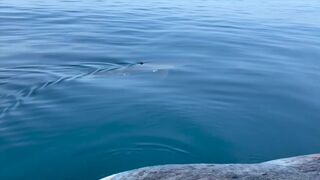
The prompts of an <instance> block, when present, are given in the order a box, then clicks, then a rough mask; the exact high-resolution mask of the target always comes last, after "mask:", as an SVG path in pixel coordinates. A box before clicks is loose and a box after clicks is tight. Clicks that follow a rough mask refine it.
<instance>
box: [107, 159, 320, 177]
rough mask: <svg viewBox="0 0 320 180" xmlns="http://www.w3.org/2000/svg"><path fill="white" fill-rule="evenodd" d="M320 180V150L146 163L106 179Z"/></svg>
mask: <svg viewBox="0 0 320 180" xmlns="http://www.w3.org/2000/svg"><path fill="white" fill-rule="evenodd" d="M153 179H156V180H164V179H165V180H193V179H200V180H211V179H212V180H214V179H217V180H220V179H221V180H229V179H232V180H235V179H236V180H237V179H241V180H242V179H245V180H256V179H258V180H267V179H286V180H287V179H290V180H298V179H299V180H300V179H301V180H320V154H311V155H305V156H297V157H291V158H284V159H278V160H273V161H267V162H263V163H258V164H185V165H163V166H152V167H145V168H140V169H136V170H131V171H126V172H122V173H119V174H114V175H111V176H108V177H105V178H103V179H102V180H153Z"/></svg>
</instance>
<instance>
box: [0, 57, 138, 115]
mask: <svg viewBox="0 0 320 180" xmlns="http://www.w3.org/2000/svg"><path fill="white" fill-rule="evenodd" d="M138 64H139V63H123V64H113V63H99V62H96V63H82V64H77V65H75V64H67V65H28V66H17V67H10V68H0V99H1V102H0V119H2V118H3V117H5V116H6V115H7V114H8V113H9V112H11V111H13V110H15V109H16V108H18V107H19V106H20V105H21V104H22V103H23V102H24V101H25V100H26V99H28V98H30V97H32V96H33V95H35V94H36V93H37V92H39V91H41V90H43V89H45V88H48V87H51V86H56V85H58V84H61V83H64V82H68V81H73V80H77V79H80V78H84V77H88V76H92V75H96V74H98V73H107V72H112V71H115V70H120V69H127V68H129V67H132V66H134V65H138Z"/></svg>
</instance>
